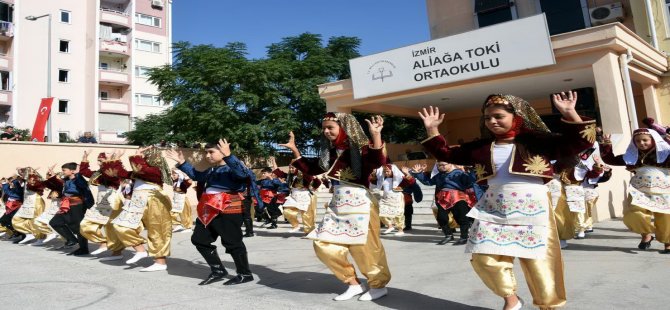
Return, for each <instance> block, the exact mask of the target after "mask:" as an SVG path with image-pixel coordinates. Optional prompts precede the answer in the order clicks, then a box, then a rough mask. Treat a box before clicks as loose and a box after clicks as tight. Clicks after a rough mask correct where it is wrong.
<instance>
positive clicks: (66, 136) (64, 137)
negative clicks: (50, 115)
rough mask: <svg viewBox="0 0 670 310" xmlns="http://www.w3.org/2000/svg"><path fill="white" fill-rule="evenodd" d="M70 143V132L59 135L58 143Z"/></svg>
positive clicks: (62, 132)
mask: <svg viewBox="0 0 670 310" xmlns="http://www.w3.org/2000/svg"><path fill="white" fill-rule="evenodd" d="M69 141H70V132H68V131H61V132H59V133H58V142H69Z"/></svg>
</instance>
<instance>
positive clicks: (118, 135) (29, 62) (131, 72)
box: [0, 0, 172, 143]
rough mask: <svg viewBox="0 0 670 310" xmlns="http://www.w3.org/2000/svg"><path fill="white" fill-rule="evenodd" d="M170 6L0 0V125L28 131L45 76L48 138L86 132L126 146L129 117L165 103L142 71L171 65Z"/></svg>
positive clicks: (163, 0) (150, 1)
mask: <svg viewBox="0 0 670 310" xmlns="http://www.w3.org/2000/svg"><path fill="white" fill-rule="evenodd" d="M171 3H172V1H171V0H64V1H41V0H13V1H12V0H1V1H0V75H1V77H2V89H1V90H0V123H5V124H11V125H14V126H15V127H17V128H28V129H32V127H33V124H34V122H35V117H36V115H37V109H38V107H39V102H40V99H41V98H44V97H46V95H47V88H48V87H47V86H48V83H47V80H48V78H47V77H49V76H50V78H51V83H50V84H51V86H50V88H51V96H52V97H54V103H53V105H52V111H51V123H50V127H51V135H52V137H51V141H53V142H65V141H68V140H72V139H74V140H76V139H77V138H78V137H79V136H81V135H82V134H83V132H85V131H91V132H93V133H94V135H95V136H96V138H97V139H98V141H99V142H100V143H124V139H123V137H122V134H123V133H125V132H126V131H128V130H129V129H130V128H131V127H132V120H133V118H135V117H143V116H146V115H148V114H152V113H158V112H161V111H163V110H164V109H167V108H169V105H168V104H166V103H164V102H162V101H161V100H160V98H159V96H158V90H157V88H156V87H155V86H153V85H152V84H150V83H149V82H148V81H147V76H146V74H147V70H148V69H149V68H153V67H158V66H163V65H166V64H171V60H172V56H171V42H172V38H171V36H172V31H171V28H172V18H171V9H172V6H171ZM46 14H50V18H51V25H50V27H49V18H48V16H45V17H40V16H43V15H46ZM31 16H33V17H38V18H37V19H36V20H30V19H28V18H27V17H31ZM49 28H51V29H50V31H51V33H50V35H49ZM49 36H50V37H51V39H50V41H51V55H50V58H51V66H50V70H48V68H49V66H48V65H47V63H48V56H49V53H48V41H49ZM48 71H50V72H49V73H48ZM47 132H48V130H47Z"/></svg>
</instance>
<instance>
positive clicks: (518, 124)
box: [496, 115, 523, 139]
mask: <svg viewBox="0 0 670 310" xmlns="http://www.w3.org/2000/svg"><path fill="white" fill-rule="evenodd" d="M522 130H523V118H521V116H518V115H515V116H514V119H513V120H512V128H511V129H510V130H509V131H508V132H506V133H504V134H501V135H496V139H509V138H514V137H516V135H518V134H520V133H521V131H522Z"/></svg>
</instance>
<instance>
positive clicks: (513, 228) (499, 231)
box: [469, 221, 547, 249]
mask: <svg viewBox="0 0 670 310" xmlns="http://www.w3.org/2000/svg"><path fill="white" fill-rule="evenodd" d="M544 231H545V228H544V227H541V226H532V225H500V224H495V223H490V222H483V221H477V222H476V223H475V225H474V226H473V227H472V230H471V233H470V236H469V242H471V243H474V244H483V243H493V244H495V245H497V246H504V247H508V246H520V247H523V248H526V249H534V248H540V247H543V246H546V244H547V238H546V233H544Z"/></svg>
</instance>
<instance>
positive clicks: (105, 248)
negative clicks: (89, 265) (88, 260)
mask: <svg viewBox="0 0 670 310" xmlns="http://www.w3.org/2000/svg"><path fill="white" fill-rule="evenodd" d="M104 252H107V247H106V246H101V247H99V248H98V249H97V250H95V251H93V252H91V255H98V254H102V253H104Z"/></svg>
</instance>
